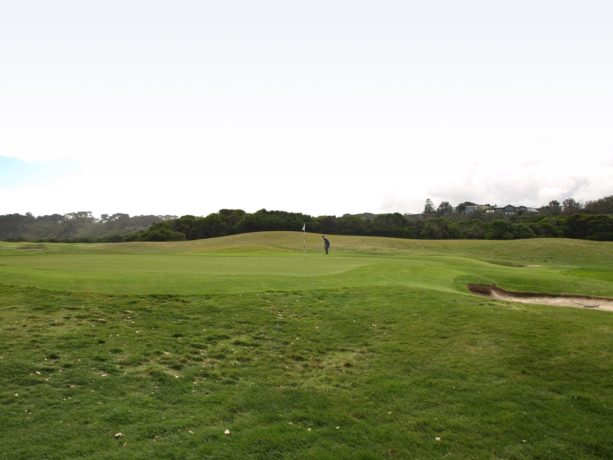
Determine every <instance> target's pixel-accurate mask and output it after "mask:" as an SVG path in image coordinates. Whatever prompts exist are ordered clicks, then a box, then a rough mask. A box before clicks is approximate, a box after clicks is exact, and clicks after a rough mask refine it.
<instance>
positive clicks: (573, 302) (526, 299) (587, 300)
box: [468, 284, 613, 311]
mask: <svg viewBox="0 0 613 460" xmlns="http://www.w3.org/2000/svg"><path fill="white" fill-rule="evenodd" d="M468 289H469V290H470V291H471V292H474V293H475V294H480V295H484V296H487V297H490V298H492V299H496V300H504V301H507V302H520V303H529V304H538V305H553V306H556V307H572V308H585V309H590V310H603V311H613V299H607V298H604V297H589V296H566V295H553V294H534V293H528V292H513V291H507V290H505V289H501V288H499V287H497V286H495V285H492V286H487V285H478V284H470V285H468Z"/></svg>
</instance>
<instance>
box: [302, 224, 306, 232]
mask: <svg viewBox="0 0 613 460" xmlns="http://www.w3.org/2000/svg"><path fill="white" fill-rule="evenodd" d="M302 231H303V232H306V224H302Z"/></svg>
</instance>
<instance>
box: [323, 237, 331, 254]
mask: <svg viewBox="0 0 613 460" xmlns="http://www.w3.org/2000/svg"><path fill="white" fill-rule="evenodd" d="M321 237H322V238H323V239H324V249H325V250H326V255H327V254H328V251H329V250H330V240H329V239H328V238H326V236H325V235H321Z"/></svg>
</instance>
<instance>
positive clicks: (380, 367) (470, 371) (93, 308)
mask: <svg viewBox="0 0 613 460" xmlns="http://www.w3.org/2000/svg"><path fill="white" fill-rule="evenodd" d="M330 240H331V241H332V248H331V254H330V255H329V256H326V255H325V254H324V253H323V246H322V244H321V237H320V236H319V235H315V234H306V252H305V251H304V250H303V244H304V243H303V234H302V233H299V232H261V233H251V234H244V235H235V236H230V237H224V238H212V239H207V240H196V241H186V242H171V243H144V242H143V243H117V244H52V243H27V242H18V243H7V242H0V292H1V293H2V295H1V296H0V327H1V329H2V330H1V334H0V350H1V351H0V384H1V385H0V401H1V403H2V406H3V408H4V409H3V411H2V412H1V413H0V426H2V430H1V431H0V443H1V445H2V446H3V447H2V449H0V457H1V458H7V459H9V458H10V459H13V458H28V459H30V458H58V459H60V458H91V459H97V458H122V459H123V458H152V457H155V456H157V457H161V458H262V459H265V458H441V457H446V458H512V459H520V458H526V459H527V458H535V457H538V458H551V459H554V458H555V459H560V458H607V457H608V458H611V457H613V443H612V441H611V435H610V434H611V429H612V420H613V335H612V333H613V313H609V312H603V311H590V310H587V309H573V308H564V307H554V306H543V305H528V304H518V303H508V302H504V301H497V300H493V299H489V298H483V297H479V296H476V295H474V294H471V293H470V292H469V291H468V289H467V285H468V284H487V285H491V284H496V285H497V286H500V287H501V288H504V289H509V290H514V291H528V292H534V293H543V294H567V295H587V296H602V297H613V243H610V242H590V241H580V240H567V239H531V240H513V241H423V240H403V239H393V238H375V237H350V236H330ZM226 429H227V430H229V434H224V431H225V430H226ZM117 433H121V435H118V436H115V435H116V434H117Z"/></svg>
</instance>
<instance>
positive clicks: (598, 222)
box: [0, 196, 613, 242]
mask: <svg viewBox="0 0 613 460" xmlns="http://www.w3.org/2000/svg"><path fill="white" fill-rule="evenodd" d="M474 205H475V204H474V203H471V202H464V203H460V204H459V205H457V206H455V207H454V206H452V205H451V204H450V203H449V202H446V201H444V202H442V203H441V204H439V205H438V206H434V203H432V201H431V200H427V201H426V204H425V206H424V210H423V212H422V213H420V214H409V215H407V214H400V213H388V214H371V213H364V214H353V215H352V214H345V215H343V216H340V217H336V216H317V217H314V216H310V215H307V214H302V213H293V212H286V211H268V210H266V209H261V210H259V211H257V212H254V213H247V212H245V211H243V210H241V209H222V210H220V211H219V212H216V213H212V214H209V215H208V216H202V217H199V216H192V215H186V216H182V217H176V216H153V215H148V216H134V217H130V216H129V215H128V214H122V213H117V214H111V215H108V214H103V215H102V216H101V217H100V218H99V219H98V218H95V217H94V216H93V215H92V213H91V212H89V211H81V212H74V213H69V214H65V215H60V214H52V215H47V216H39V217H34V216H33V215H31V214H29V213H28V214H25V215H21V214H8V215H4V216H0V240H14V241H17V240H23V241H58V242H60V241H65V242H75V241H81V242H121V241H180V240H194V239H200V238H213V237H219V236H227V235H234V234H238V233H248V232H258V231H271V230H288V231H298V230H301V229H302V226H303V225H306V229H307V231H309V232H317V233H329V234H337V235H360V236H387V237H398V238H415V239H517V238H536V237H549V238H552V237H553V238H555V237H566V238H581V239H591V240H601V241H613V196H609V197H605V198H602V199H600V200H596V201H590V202H587V203H585V204H580V203H578V202H577V201H575V200H574V199H572V198H568V199H566V200H564V201H563V202H562V203H559V202H557V201H552V202H550V203H549V204H547V205H546V206H542V207H540V208H539V209H538V210H531V211H533V212H524V211H521V209H520V208H518V209H520V210H519V211H518V212H517V213H516V214H513V215H510V216H509V215H504V214H499V213H496V212H491V213H490V212H481V211H474V210H472V211H471V212H470V213H469V212H467V210H468V209H473V208H474Z"/></svg>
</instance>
